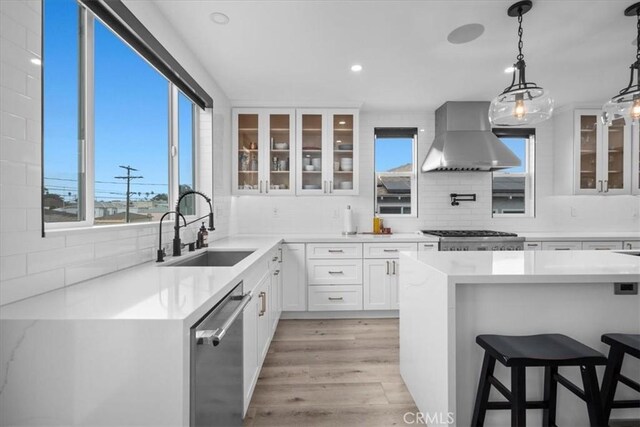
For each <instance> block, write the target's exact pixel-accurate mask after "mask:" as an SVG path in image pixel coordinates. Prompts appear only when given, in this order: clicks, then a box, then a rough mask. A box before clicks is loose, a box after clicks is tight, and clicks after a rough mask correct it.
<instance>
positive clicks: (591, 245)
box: [582, 242, 622, 251]
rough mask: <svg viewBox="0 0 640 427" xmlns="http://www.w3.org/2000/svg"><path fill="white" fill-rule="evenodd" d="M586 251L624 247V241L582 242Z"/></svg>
mask: <svg viewBox="0 0 640 427" xmlns="http://www.w3.org/2000/svg"><path fill="white" fill-rule="evenodd" d="M582 249H583V250H585V251H612V250H616V249H622V242H582Z"/></svg>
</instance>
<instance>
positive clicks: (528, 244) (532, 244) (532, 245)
mask: <svg viewBox="0 0 640 427" xmlns="http://www.w3.org/2000/svg"><path fill="white" fill-rule="evenodd" d="M527 246H530V247H532V248H535V247H536V246H538V244H537V243H527Z"/></svg>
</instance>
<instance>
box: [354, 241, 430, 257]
mask: <svg viewBox="0 0 640 427" xmlns="http://www.w3.org/2000/svg"><path fill="white" fill-rule="evenodd" d="M417 250H418V244H417V243H391V242H390V243H365V244H364V257H365V258H398V256H399V253H400V251H417Z"/></svg>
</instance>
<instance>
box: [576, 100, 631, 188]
mask: <svg viewBox="0 0 640 427" xmlns="http://www.w3.org/2000/svg"><path fill="white" fill-rule="evenodd" d="M574 123H575V128H576V130H575V139H574V142H575V163H576V168H575V170H576V177H575V180H574V182H575V193H576V194H602V195H608V194H629V193H630V188H631V177H632V173H631V170H632V168H633V169H635V167H637V166H634V165H632V162H631V136H632V134H631V131H632V126H631V125H626V124H625V122H624V120H623V119H618V120H615V121H614V122H613V124H612V125H611V126H604V125H602V124H601V122H600V110H576V112H575V122H574ZM634 132H636V133H637V132H638V130H637V129H636V128H634ZM635 173H637V172H634V174H635Z"/></svg>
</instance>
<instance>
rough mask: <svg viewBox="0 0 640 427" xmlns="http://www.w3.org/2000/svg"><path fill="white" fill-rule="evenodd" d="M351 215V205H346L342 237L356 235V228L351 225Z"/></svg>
mask: <svg viewBox="0 0 640 427" xmlns="http://www.w3.org/2000/svg"><path fill="white" fill-rule="evenodd" d="M347 213H348V214H347ZM352 214H353V211H352V210H351V205H347V209H346V210H345V218H344V230H343V231H342V235H343V236H353V235H355V234H358V227H356V226H354V225H353V216H352ZM347 215H348V218H347Z"/></svg>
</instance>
